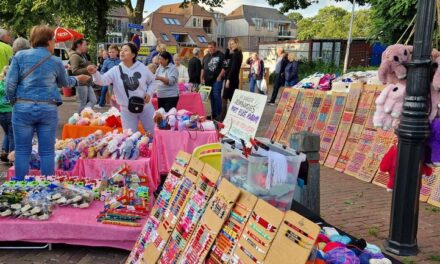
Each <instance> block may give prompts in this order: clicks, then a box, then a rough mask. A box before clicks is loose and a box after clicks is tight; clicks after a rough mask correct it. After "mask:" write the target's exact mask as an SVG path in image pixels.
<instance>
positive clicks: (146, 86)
mask: <svg viewBox="0 0 440 264" xmlns="http://www.w3.org/2000/svg"><path fill="white" fill-rule="evenodd" d="M120 66H121V67H122V72H123V73H124V74H127V75H128V77H129V78H135V77H133V76H135V75H138V74H136V73H140V78H139V79H138V81H139V86H138V88H137V89H136V90H134V91H128V94H129V96H130V97H131V96H139V97H142V98H144V97H145V96H146V95H147V94H148V95H149V96H150V97H152V95H153V92H152V91H151V90H152V89H150V85H151V84H152V83H153V81H154V79H155V77H154V75H153V73H152V72H151V71H150V70H149V69H148V68H147V66H145V65H144V64H143V63H141V62H139V61H136V62H135V63H134V64H133V65H132V66H131V67H130V68H128V67H127V66H125V65H124V63H122V62H121V64H120ZM92 76H93V81H94V82H95V83H96V84H98V85H102V86H106V85H109V84H111V83H113V91H114V93H115V96H116V101H117V102H118V104H119V105H120V106H121V107H125V108H126V107H127V106H128V98H127V94H126V93H125V88H124V84H123V82H122V79H121V72H120V70H119V67H118V66H115V67H113V68H111V69H110V70H109V71H108V72H106V73H105V74H101V73H100V72H98V71H97V72H96V73H94V74H92Z"/></svg>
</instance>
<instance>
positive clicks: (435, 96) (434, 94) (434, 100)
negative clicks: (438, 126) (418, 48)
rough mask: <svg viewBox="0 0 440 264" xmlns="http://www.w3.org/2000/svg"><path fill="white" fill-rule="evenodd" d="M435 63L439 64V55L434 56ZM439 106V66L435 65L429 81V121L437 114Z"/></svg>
mask: <svg viewBox="0 0 440 264" xmlns="http://www.w3.org/2000/svg"><path fill="white" fill-rule="evenodd" d="M435 63H436V64H437V65H440V55H439V56H437V57H436V58H435ZM439 107H440V66H438V67H437V69H436V71H435V73H434V77H433V78H432V83H431V112H430V113H429V121H430V122H432V120H434V118H436V117H437V115H438V114H439V111H438V110H439Z"/></svg>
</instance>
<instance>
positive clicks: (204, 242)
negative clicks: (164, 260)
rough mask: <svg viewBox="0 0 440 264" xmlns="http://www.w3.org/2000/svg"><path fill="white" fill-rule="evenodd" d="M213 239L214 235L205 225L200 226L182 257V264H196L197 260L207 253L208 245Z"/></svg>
mask: <svg viewBox="0 0 440 264" xmlns="http://www.w3.org/2000/svg"><path fill="white" fill-rule="evenodd" d="M213 239H214V234H213V233H212V231H211V230H210V229H209V227H208V226H207V225H206V224H202V225H200V226H199V228H198V229H197V231H196V236H195V238H194V239H193V240H192V242H193V243H191V244H190V245H189V246H188V249H187V251H186V252H185V254H184V255H183V257H182V260H183V262H182V263H188V264H194V263H198V262H199V259H200V258H201V257H202V256H203V255H204V254H205V253H207V251H208V250H209V245H211V242H212V240H213Z"/></svg>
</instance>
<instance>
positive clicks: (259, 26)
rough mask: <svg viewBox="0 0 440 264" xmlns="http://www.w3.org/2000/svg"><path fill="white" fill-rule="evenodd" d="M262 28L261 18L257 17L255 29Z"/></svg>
mask: <svg viewBox="0 0 440 264" xmlns="http://www.w3.org/2000/svg"><path fill="white" fill-rule="evenodd" d="M260 29H261V19H255V30H260Z"/></svg>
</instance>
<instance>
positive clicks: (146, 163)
mask: <svg viewBox="0 0 440 264" xmlns="http://www.w3.org/2000/svg"><path fill="white" fill-rule="evenodd" d="M124 163H126V164H127V165H128V166H129V167H130V168H131V169H132V170H133V171H137V172H144V173H145V174H146V175H147V176H149V181H148V182H149V184H148V187H149V188H150V192H151V193H153V192H154V191H156V189H157V186H158V185H159V183H160V178H159V176H157V177H155V174H152V172H151V169H150V158H141V159H138V160H112V159H79V160H78V162H77V163H76V164H75V167H74V168H73V170H72V171H71V172H70V173H69V172H65V171H62V170H56V171H55V174H56V175H69V174H70V175H72V176H79V177H80V178H85V177H87V178H91V179H101V178H102V175H104V174H105V175H107V176H111V174H112V172H113V171H114V170H116V169H117V168H118V167H119V166H121V165H122V164H124ZM29 174H31V175H39V174H40V173H39V171H38V170H31V171H30V173H29ZM14 175H15V170H14V167H11V168H9V170H8V179H10V178H11V177H13V176H14Z"/></svg>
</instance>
